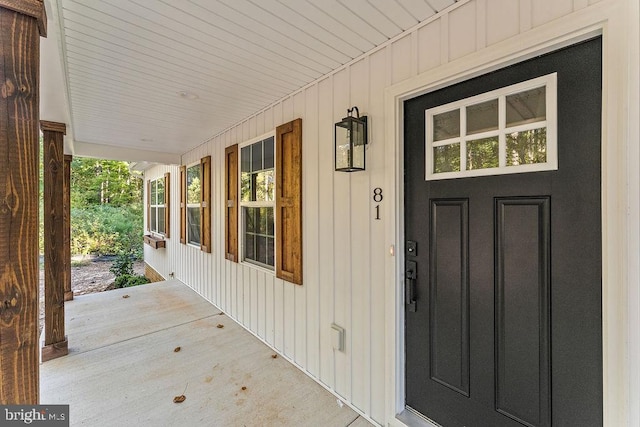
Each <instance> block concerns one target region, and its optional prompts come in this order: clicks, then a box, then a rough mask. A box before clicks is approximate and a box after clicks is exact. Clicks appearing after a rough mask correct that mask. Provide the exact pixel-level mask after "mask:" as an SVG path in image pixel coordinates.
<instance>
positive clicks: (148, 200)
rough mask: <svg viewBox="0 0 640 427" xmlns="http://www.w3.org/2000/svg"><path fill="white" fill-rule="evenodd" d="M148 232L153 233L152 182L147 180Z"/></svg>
mask: <svg viewBox="0 0 640 427" xmlns="http://www.w3.org/2000/svg"><path fill="white" fill-rule="evenodd" d="M147 231H151V180H150V179H148V180H147Z"/></svg>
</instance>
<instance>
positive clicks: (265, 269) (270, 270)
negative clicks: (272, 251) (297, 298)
mask: <svg viewBox="0 0 640 427" xmlns="http://www.w3.org/2000/svg"><path fill="white" fill-rule="evenodd" d="M240 265H243V266H247V267H249V268H252V269H254V270H258V271H262V272H263V273H267V274H271V275H273V276H275V275H276V269H275V267H273V268H269V267H267V266H265V265H263V264H258V263H255V262H251V261H248V260H246V259H244V260H241V261H240Z"/></svg>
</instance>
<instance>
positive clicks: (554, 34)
mask: <svg viewBox="0 0 640 427" xmlns="http://www.w3.org/2000/svg"><path fill="white" fill-rule="evenodd" d="M627 9H633V10H634V11H637V6H634V5H633V1H632V0H618V1H614V0H610V1H601V2H599V3H597V4H595V5H592V6H590V7H588V8H585V9H581V10H580V11H578V12H575V13H573V14H570V15H568V16H567V17H565V18H560V19H557V20H555V21H553V22H551V23H549V24H545V25H541V26H539V27H537V28H534V29H532V30H530V31H527V32H526V33H523V34H521V35H519V36H516V37H513V38H511V39H508V40H505V41H503V42H501V43H497V44H496V45H494V46H492V47H490V48H487V49H483V50H481V51H479V52H476V53H474V54H470V55H468V56H467V57H465V58H462V59H460V60H457V61H453V62H451V63H448V64H445V65H443V66H440V67H438V68H436V69H433V70H430V71H429V72H426V73H423V74H421V75H418V76H416V77H414V78H410V79H408V80H406V81H404V82H402V83H399V84H397V85H395V86H391V87H389V88H387V89H386V91H385V136H386V139H387V140H388V141H392V142H391V143H390V144H388V147H387V151H386V154H387V162H386V172H385V183H386V185H387V188H389V189H390V191H392V193H393V194H391V195H390V198H391V199H392V200H393V202H394V203H393V206H391V205H392V203H389V204H388V208H387V212H386V214H387V215H388V218H390V221H389V222H388V224H389V225H388V226H387V230H386V236H387V238H388V241H389V243H390V244H391V245H394V246H395V247H397V250H395V251H394V252H395V253H397V254H398V256H396V257H394V256H393V255H392V256H390V257H389V258H388V261H387V263H386V283H388V285H387V288H386V291H385V293H386V296H387V298H386V299H387V305H386V310H385V312H386V314H387V318H386V329H385V330H386V334H387V335H386V340H385V342H386V351H385V353H386V356H387V363H386V378H388V382H387V387H386V389H387V394H386V397H387V399H386V401H387V402H388V406H387V408H386V414H387V415H386V420H387V423H388V425H390V426H401V425H404V424H403V422H402V421H401V420H400V419H398V417H397V414H399V413H401V412H402V411H403V410H404V387H405V385H404V307H403V293H402V279H403V268H402V266H403V263H404V256H403V253H402V248H403V247H404V223H403V222H404V218H403V215H402V212H403V191H404V190H403V167H402V161H403V119H402V118H403V105H402V103H403V101H404V100H406V99H410V98H413V97H416V96H419V95H421V94H424V93H427V92H430V91H434V90H437V89H439V88H442V87H447V86H450V85H453V84H455V83H458V82H460V81H463V80H467V79H470V78H472V77H475V76H478V75H481V74H484V73H487V72H490V71H493V70H496V69H500V68H503V67H506V66H509V65H512V64H515V63H518V62H522V61H524V60H526V59H529V58H532V57H535V56H537V55H541V54H544V53H547V52H550V51H553V50H557V49H559V48H562V47H565V46H569V45H571V44H574V43H576V42H579V41H582V40H586V39H588V38H590V37H592V36H595V35H602V41H603V106H602V117H603V120H602V124H603V134H602V147H603V149H602V165H603V167H602V201H603V203H602V225H603V227H602V232H603V240H602V250H603V272H602V274H603V277H602V282H603V313H602V316H603V336H602V338H603V376H604V378H603V380H604V381H603V410H604V425H605V426H611V427H613V426H616V427H617V426H626V425H631V424H630V422H631V421H632V420H635V419H637V418H638V413H639V408H640V402H636V401H633V402H630V401H629V397H630V396H638V395H639V393H640V392H639V390H638V388H639V387H640V385H639V382H640V381H638V378H634V381H630V380H629V372H630V371H631V372H633V373H635V374H636V376H638V372H639V371H640V362H639V359H640V350H639V349H638V347H639V346H638V340H639V339H640V337H638V335H639V333H638V332H639V329H640V328H639V327H638V325H632V326H631V325H630V324H629V312H628V309H635V310H638V306H639V305H640V304H639V301H637V299H638V298H637V296H638V290H637V287H638V283H637V281H636V282H631V281H630V280H629V279H630V277H629V274H628V272H629V271H630V270H633V272H634V275H633V277H635V278H637V269H638V266H637V265H635V263H637V258H638V257H637V254H635V255H634V254H633V253H629V250H630V249H632V248H637V245H627V243H625V242H627V238H626V237H625V236H628V235H629V234H628V233H629V231H631V230H633V231H634V232H637V231H638V226H637V223H638V220H639V218H638V208H637V206H635V207H634V209H633V210H632V211H629V210H628V207H627V206H628V202H629V201H630V200H635V201H637V200H638V195H637V194H632V193H631V190H638V185H637V182H635V183H634V184H633V185H631V186H628V185H625V183H629V182H630V181H631V182H633V179H636V180H637V178H638V164H637V160H638V159H633V160H630V161H631V162H632V164H631V165H630V166H629V167H628V166H627V163H626V162H627V159H626V157H625V155H626V154H627V153H626V152H625V150H624V148H625V147H630V146H634V145H637V140H636V141H633V140H632V139H631V138H630V136H631V135H629V133H628V132H625V130H626V129H633V132H632V134H633V135H635V136H637V134H638V132H637V124H636V125H633V127H632V124H633V123H634V122H636V121H637V119H638V117H637V116H634V117H629V116H627V115H625V110H626V109H627V108H628V106H629V105H631V104H633V110H634V111H635V112H637V110H638V108H637V107H638V106H637V105H635V104H634V102H635V103H637V98H634V96H637V93H633V94H632V95H631V98H630V95H629V94H628V92H627V90H628V89H629V87H628V86H630V85H631V86H633V88H634V89H637V82H636V81H637V74H635V75H634V74H633V73H631V75H630V74H628V70H629V61H634V66H635V69H636V70H637V64H635V62H637V55H638V53H637V50H633V49H629V44H630V43H631V44H632V45H633V46H635V47H637V45H638V41H637V40H633V41H631V40H630V38H629V37H628V32H629V31H630V29H631V30H634V31H633V33H634V34H636V36H637V26H638V22H637V18H638V16H637V14H636V15H634V16H633V17H632V19H628V17H626V16H625V14H626V13H627ZM629 82H633V83H629ZM632 151H633V153H634V154H637V152H638V150H637V149H634V150H632ZM636 157H637V156H636ZM637 234H638V233H636V234H635V235H634V236H632V237H631V238H632V239H633V238H636V239H637V238H638V235H637ZM627 260H628V261H627ZM629 264H634V265H633V267H630V266H629ZM629 294H632V295H634V296H635V297H636V300H634V301H632V302H628V300H627V297H628V296H629ZM634 316H635V317H637V315H634ZM635 317H634V318H635ZM629 334H631V336H632V337H634V338H635V346H633V347H630V346H629V343H628V338H629V336H630V335H629Z"/></svg>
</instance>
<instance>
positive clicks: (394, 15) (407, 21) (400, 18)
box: [368, 0, 418, 31]
mask: <svg viewBox="0 0 640 427" xmlns="http://www.w3.org/2000/svg"><path fill="white" fill-rule="evenodd" d="M368 2H369V3H370V4H371V6H373V7H375V8H376V9H378V10H379V11H380V13H383V14H385V15H386V16H387V17H388V18H389V19H390V20H392V21H393V22H394V23H395V24H396V25H397V26H398V27H400V28H401V29H402V30H403V31H404V30H406V29H408V28H411V27H413V26H414V25H416V24H418V19H417V18H416V17H415V16H413V15H412V14H410V13H409V12H407V10H406V9H405V8H404V7H403V6H402V5H401V4H400V3H398V2H397V1H395V0H368Z"/></svg>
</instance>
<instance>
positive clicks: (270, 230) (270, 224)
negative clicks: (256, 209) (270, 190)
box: [265, 208, 275, 236]
mask: <svg viewBox="0 0 640 427" xmlns="http://www.w3.org/2000/svg"><path fill="white" fill-rule="evenodd" d="M265 209H266V210H267V234H268V235H269V236H274V235H275V221H274V220H273V208H265Z"/></svg>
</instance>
